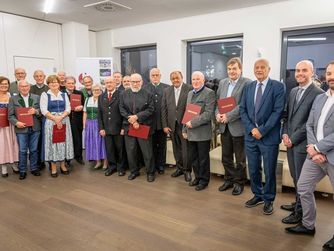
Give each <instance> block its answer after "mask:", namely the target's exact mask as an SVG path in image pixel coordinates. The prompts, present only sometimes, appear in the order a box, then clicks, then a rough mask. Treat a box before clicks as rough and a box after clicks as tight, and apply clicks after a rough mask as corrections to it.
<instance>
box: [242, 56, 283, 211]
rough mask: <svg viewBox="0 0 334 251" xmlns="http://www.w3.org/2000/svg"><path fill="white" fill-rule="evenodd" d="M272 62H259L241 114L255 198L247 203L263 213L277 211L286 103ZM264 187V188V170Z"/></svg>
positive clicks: (245, 91)
mask: <svg viewBox="0 0 334 251" xmlns="http://www.w3.org/2000/svg"><path fill="white" fill-rule="evenodd" d="M269 72H270V67H269V62H268V61H267V60H265V59H258V60H257V61H256V62H255V64H254V74H255V77H256V79H257V80H255V81H253V82H251V83H250V84H248V85H247V86H245V88H244V92H243V95H242V99H241V103H240V107H239V109H240V115H241V119H242V122H243V124H244V126H245V146H246V156H247V159H248V169H249V176H250V179H251V189H252V192H253V194H254V197H253V198H252V199H250V200H248V201H247V202H246V204H245V205H246V207H255V206H257V205H259V204H263V203H264V207H263V213H264V214H266V215H270V214H272V213H273V211H274V207H273V202H274V200H275V196H276V165H277V157H278V150H279V143H280V142H281V137H280V130H281V124H280V119H281V117H282V112H283V109H284V103H285V92H284V86H283V83H281V82H279V81H276V80H272V79H270V78H269V77H268V76H269ZM262 159H263V168H264V173H265V186H264V187H263V186H262V167H261V162H262Z"/></svg>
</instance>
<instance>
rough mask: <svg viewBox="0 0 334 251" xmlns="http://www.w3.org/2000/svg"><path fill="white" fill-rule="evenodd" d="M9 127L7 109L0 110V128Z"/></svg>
mask: <svg viewBox="0 0 334 251" xmlns="http://www.w3.org/2000/svg"><path fill="white" fill-rule="evenodd" d="M7 126H9V121H8V108H0V127H7Z"/></svg>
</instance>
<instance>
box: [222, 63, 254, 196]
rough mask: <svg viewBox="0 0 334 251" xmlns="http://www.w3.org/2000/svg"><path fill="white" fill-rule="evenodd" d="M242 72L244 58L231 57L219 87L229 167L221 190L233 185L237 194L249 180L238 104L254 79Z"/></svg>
mask: <svg viewBox="0 0 334 251" xmlns="http://www.w3.org/2000/svg"><path fill="white" fill-rule="evenodd" d="M241 73H242V64H241V60H240V58H231V59H230V60H229V61H228V62H227V74H228V78H225V79H222V80H221V81H220V83H219V87H218V91H217V101H218V102H217V103H218V106H217V109H216V120H217V122H218V123H219V131H220V133H221V146H222V163H223V166H224V170H225V175H224V180H225V182H224V184H223V185H222V186H220V187H219V191H221V192H223V191H226V190H227V189H230V188H233V190H232V194H233V195H240V194H241V193H242V192H243V190H244V184H245V181H246V180H247V176H246V155H245V148H244V134H245V129H244V126H243V124H242V122H241V118H240V113H239V105H238V104H239V102H240V100H241V96H242V91H243V89H244V87H245V85H246V84H247V83H250V82H251V80H250V79H248V78H244V77H242V76H241ZM234 157H235V158H234ZM234 159H235V160H236V162H235V163H234Z"/></svg>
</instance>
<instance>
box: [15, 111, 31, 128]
mask: <svg viewBox="0 0 334 251" xmlns="http://www.w3.org/2000/svg"><path fill="white" fill-rule="evenodd" d="M30 109H31V108H30V107H18V108H16V118H17V120H18V121H20V122H22V123H24V124H25V125H26V126H33V125H34V120H33V117H32V116H33V115H32V114H28V111H29V110H30Z"/></svg>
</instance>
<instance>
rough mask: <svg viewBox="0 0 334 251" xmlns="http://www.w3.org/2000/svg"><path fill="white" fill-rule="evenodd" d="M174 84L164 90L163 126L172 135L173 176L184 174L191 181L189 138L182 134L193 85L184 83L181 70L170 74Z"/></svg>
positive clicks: (162, 104) (166, 132)
mask: <svg viewBox="0 0 334 251" xmlns="http://www.w3.org/2000/svg"><path fill="white" fill-rule="evenodd" d="M170 80H171V82H172V85H171V86H169V87H168V88H166V90H165V91H164V94H163V97H162V102H161V119H162V127H163V130H164V132H165V134H166V135H170V137H171V139H172V145H173V154H174V158H175V161H176V170H175V172H173V173H172V175H171V176H172V177H178V176H180V175H182V174H184V178H185V180H186V181H187V182H190V181H191V166H190V165H188V164H187V140H186V139H184V138H183V136H182V127H183V126H182V124H181V121H182V118H183V114H184V111H185V109H186V105H187V96H188V93H189V91H190V90H191V89H192V87H191V85H188V84H185V83H183V76H182V73H181V72H180V71H173V72H172V73H171V74H170Z"/></svg>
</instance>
